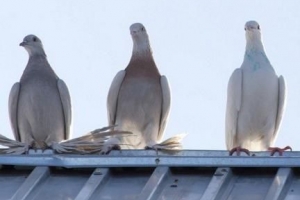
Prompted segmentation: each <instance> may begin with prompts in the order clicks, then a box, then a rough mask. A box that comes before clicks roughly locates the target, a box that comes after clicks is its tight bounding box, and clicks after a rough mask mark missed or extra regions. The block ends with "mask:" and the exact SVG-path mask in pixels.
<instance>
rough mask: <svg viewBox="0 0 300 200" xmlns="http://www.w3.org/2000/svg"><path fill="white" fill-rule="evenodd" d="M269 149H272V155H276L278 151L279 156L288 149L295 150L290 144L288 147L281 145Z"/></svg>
mask: <svg viewBox="0 0 300 200" xmlns="http://www.w3.org/2000/svg"><path fill="white" fill-rule="evenodd" d="M268 150H269V151H271V154H270V155H271V156H274V154H275V153H276V152H278V154H279V156H282V154H283V152H284V151H286V150H291V151H293V150H292V148H291V147H290V146H286V147H284V148H279V147H269V148H268Z"/></svg>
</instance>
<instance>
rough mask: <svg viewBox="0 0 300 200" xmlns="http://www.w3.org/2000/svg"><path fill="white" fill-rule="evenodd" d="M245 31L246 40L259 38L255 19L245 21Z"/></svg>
mask: <svg viewBox="0 0 300 200" xmlns="http://www.w3.org/2000/svg"><path fill="white" fill-rule="evenodd" d="M245 31H246V39H247V41H251V40H257V39H258V40H260V39H261V32H260V26H259V24H258V23H257V22H256V21H248V22H246V24H245Z"/></svg>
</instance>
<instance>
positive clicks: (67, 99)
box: [57, 79, 72, 140]
mask: <svg viewBox="0 0 300 200" xmlns="http://www.w3.org/2000/svg"><path fill="white" fill-rule="evenodd" d="M57 88H58V91H59V96H60V100H61V103H62V107H63V114H64V120H65V123H64V124H65V140H67V139H69V138H70V137H71V128H72V106H71V96H70V93H69V90H68V87H67V85H66V83H65V82H64V81H63V80H61V79H58V80H57Z"/></svg>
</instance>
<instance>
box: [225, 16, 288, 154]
mask: <svg viewBox="0 0 300 200" xmlns="http://www.w3.org/2000/svg"><path fill="white" fill-rule="evenodd" d="M245 31H246V41H247V44H246V52H245V56H244V61H243V63H242V66H241V67H240V68H238V69H236V70H235V71H234V72H233V74H232V75H231V77H230V80H229V83H228V91H227V110H226V145H227V149H228V150H230V149H232V148H235V147H242V148H246V149H249V150H254V151H262V150H267V149H268V148H269V147H270V146H271V145H273V143H274V141H275V139H276V136H277V134H278V130H279V127H280V124H281V120H282V116H283V113H284V110H285V102H286V85H285V81H284V78H283V77H282V76H280V77H279V78H278V76H277V75H276V73H275V71H274V69H273V67H272V65H271V64H270V62H269V60H268V58H267V56H266V54H265V51H264V47H263V43H262V40H261V30H260V26H259V24H258V23H257V22H255V21H249V22H247V23H246V25H245Z"/></svg>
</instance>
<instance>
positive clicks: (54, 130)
mask: <svg viewBox="0 0 300 200" xmlns="http://www.w3.org/2000/svg"><path fill="white" fill-rule="evenodd" d="M20 46H23V47H24V48H25V49H26V50H27V52H28V54H29V61H28V64H27V66H26V68H25V70H24V72H23V75H22V77H21V79H20V82H17V83H15V84H14V85H13V87H12V89H11V92H10V95H9V116H10V122H11V126H12V129H13V133H14V136H15V139H16V140H17V141H21V142H24V143H26V144H28V145H30V146H32V147H34V148H46V147H47V146H50V145H51V142H60V141H62V140H66V139H69V138H70V132H71V130H70V129H71V119H72V116H71V115H72V109H71V98H70V94H69V91H68V88H67V85H66V84H65V83H64V81H63V80H61V79H59V78H58V76H57V75H56V74H55V72H54V71H53V69H52V68H51V66H50V65H49V63H48V61H47V57H46V54H45V52H44V49H43V45H42V42H41V40H40V39H39V38H38V37H37V36H35V35H28V36H26V37H25V38H24V40H23V42H22V43H20Z"/></svg>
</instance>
